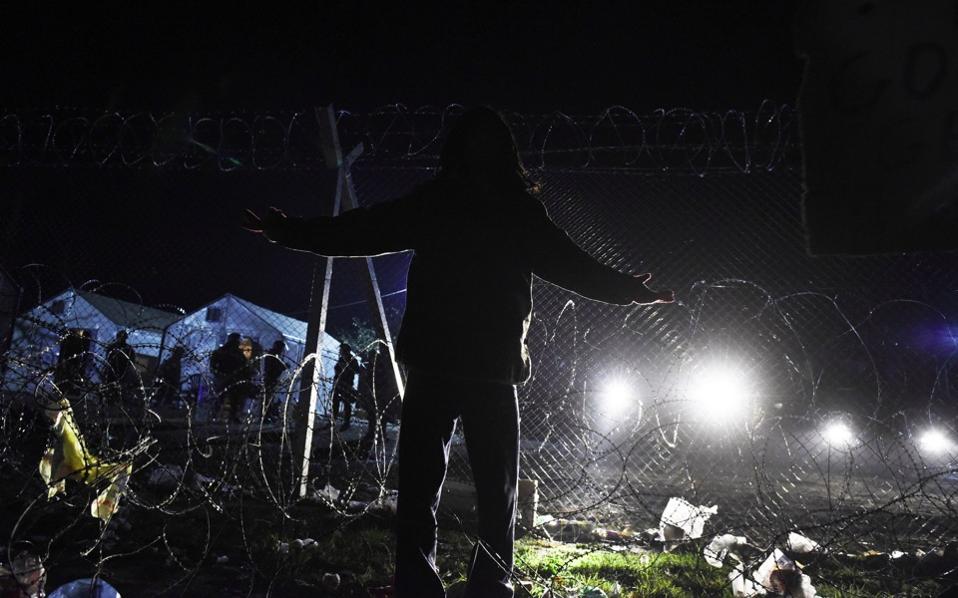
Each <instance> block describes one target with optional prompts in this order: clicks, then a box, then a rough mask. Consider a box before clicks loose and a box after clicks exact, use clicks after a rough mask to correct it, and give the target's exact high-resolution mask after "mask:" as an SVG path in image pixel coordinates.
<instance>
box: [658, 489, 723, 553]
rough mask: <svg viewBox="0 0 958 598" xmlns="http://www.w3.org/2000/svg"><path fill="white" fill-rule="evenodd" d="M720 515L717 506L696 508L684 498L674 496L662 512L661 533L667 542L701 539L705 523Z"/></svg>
mask: <svg viewBox="0 0 958 598" xmlns="http://www.w3.org/2000/svg"><path fill="white" fill-rule="evenodd" d="M716 513H718V507H717V506H711V507H706V506H699V507H697V506H695V505H693V504H692V503H690V502H689V501H687V500H685V499H684V498H679V497H677V496H673V497H672V498H670V499H669V502H668V504H666V505H665V510H664V511H662V518H661V519H660V520H659V533H660V535H661V538H662V539H663V540H664V541H666V542H672V541H676V540H694V539H695V538H701V537H702V532H704V531H705V522H706V521H708V520H709V518H710V517H711V516H712V515H715V514H716Z"/></svg>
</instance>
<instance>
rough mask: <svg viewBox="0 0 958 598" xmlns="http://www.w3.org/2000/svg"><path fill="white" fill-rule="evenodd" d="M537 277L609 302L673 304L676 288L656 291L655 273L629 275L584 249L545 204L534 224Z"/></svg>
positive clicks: (583, 294) (590, 297) (577, 292)
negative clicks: (653, 284) (651, 283)
mask: <svg viewBox="0 0 958 598" xmlns="http://www.w3.org/2000/svg"><path fill="white" fill-rule="evenodd" d="M532 242H533V243H534V244H535V248H534V263H533V269H532V270H533V272H534V273H535V274H536V276H539V277H540V278H542V279H544V280H547V281H549V282H551V283H553V284H555V285H558V286H560V287H562V288H564V289H567V290H569V291H572V292H573V293H576V294H578V295H582V296H583V297H587V298H589V299H596V300H598V301H604V302H606V303H616V304H619V305H628V304H630V303H643V304H648V303H671V302H672V301H673V300H674V294H673V292H672V291H669V290H665V291H655V290H652V289H650V288H649V287H648V286H647V285H646V283H647V282H648V281H649V279H650V278H652V275H651V274H635V275H633V274H625V273H623V272H619V271H618V270H615V269H614V268H610V267H609V266H606V265H604V264H602V263H601V262H599V261H598V260H596V259H595V258H594V257H592V256H591V255H589V254H588V253H586V252H585V251H583V250H582V249H581V248H580V247H579V246H578V245H576V244H575V242H574V241H573V240H572V239H571V238H570V237H569V235H568V234H567V233H566V232H565V231H563V230H562V229H560V228H559V227H558V226H556V225H555V223H553V222H552V220H551V219H550V218H549V216H548V214H547V213H546V211H545V208H544V207H543V208H542V209H541V213H538V214H537V222H536V224H535V226H533V239H532Z"/></svg>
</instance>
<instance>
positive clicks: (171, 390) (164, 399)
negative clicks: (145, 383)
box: [153, 345, 186, 407]
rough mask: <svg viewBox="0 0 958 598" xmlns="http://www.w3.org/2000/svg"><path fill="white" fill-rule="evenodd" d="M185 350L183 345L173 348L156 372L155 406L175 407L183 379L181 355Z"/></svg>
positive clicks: (154, 382)
mask: <svg viewBox="0 0 958 598" xmlns="http://www.w3.org/2000/svg"><path fill="white" fill-rule="evenodd" d="M185 353H186V348H185V347H183V345H177V346H175V347H173V350H172V351H171V352H170V356H169V357H167V358H166V359H165V360H164V361H163V363H161V364H160V367H159V368H157V370H156V377H155V378H154V380H153V385H154V387H156V396H155V401H156V405H157V406H165V405H170V406H174V407H175V406H176V402H177V400H178V399H179V398H180V385H181V384H182V378H183V355H184V354H185Z"/></svg>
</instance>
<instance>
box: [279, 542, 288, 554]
mask: <svg viewBox="0 0 958 598" xmlns="http://www.w3.org/2000/svg"><path fill="white" fill-rule="evenodd" d="M276 552H278V553H280V554H289V542H279V543H278V544H276Z"/></svg>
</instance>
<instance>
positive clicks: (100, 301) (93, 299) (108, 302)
mask: <svg viewBox="0 0 958 598" xmlns="http://www.w3.org/2000/svg"><path fill="white" fill-rule="evenodd" d="M73 293H76V295H77V296H78V297H80V298H82V299H83V300H84V301H86V302H87V303H89V304H90V305H92V306H93V308H94V309H96V310H97V311H99V312H100V313H101V314H103V315H104V316H106V318H107V319H109V320H110V321H111V322H113V323H114V324H116V325H117V326H119V327H121V328H129V329H132V330H143V329H155V330H162V329H164V328H166V327H167V326H169V325H170V324H172V323H173V322H176V321H177V320H179V319H180V318H181V317H183V316H181V315H180V314H177V313H173V312H169V311H165V310H162V309H157V308H155V307H147V306H145V305H139V304H137V303H132V302H130V301H124V300H122V299H114V298H113V297H107V296H106V295H100V294H99V293H94V292H92V291H81V290H78V289H67V290H66V291H64V292H63V293H60V294H59V295H57V296H56V297H55V298H54V299H51V300H50V301H47V303H52V302H53V301H56V300H60V299H62V298H63V297H64V296H67V295H70V294H73Z"/></svg>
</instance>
